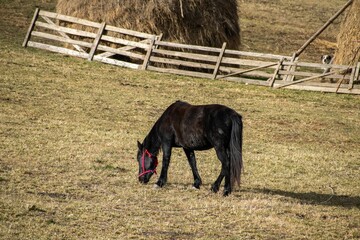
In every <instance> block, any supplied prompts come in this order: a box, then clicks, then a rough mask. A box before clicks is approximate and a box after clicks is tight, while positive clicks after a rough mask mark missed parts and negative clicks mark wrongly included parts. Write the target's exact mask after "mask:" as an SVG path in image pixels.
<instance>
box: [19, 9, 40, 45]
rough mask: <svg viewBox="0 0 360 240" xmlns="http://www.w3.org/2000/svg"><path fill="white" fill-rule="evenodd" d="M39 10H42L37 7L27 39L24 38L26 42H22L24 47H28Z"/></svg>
mask: <svg viewBox="0 0 360 240" xmlns="http://www.w3.org/2000/svg"><path fill="white" fill-rule="evenodd" d="M39 12H40V9H39V8H36V9H35V13H34V16H33V18H32V20H31V23H30V26H29V29H28V31H27V33H26V35H25V39H24V42H23V44H22V46H23V47H27V44H28V42H29V40H30V37H31V32H32V31H33V30H34V27H35V23H36V21H37V19H38V17H39Z"/></svg>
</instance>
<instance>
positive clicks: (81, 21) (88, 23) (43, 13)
mask: <svg viewBox="0 0 360 240" xmlns="http://www.w3.org/2000/svg"><path fill="white" fill-rule="evenodd" d="M40 15H41V16H45V17H49V18H54V19H57V20H61V21H65V22H70V23H76V24H80V25H84V26H88V27H93V28H99V27H101V23H97V22H92V21H89V20H84V19H81V18H77V17H71V16H66V15H62V14H59V13H53V12H48V11H44V10H41V11H40Z"/></svg>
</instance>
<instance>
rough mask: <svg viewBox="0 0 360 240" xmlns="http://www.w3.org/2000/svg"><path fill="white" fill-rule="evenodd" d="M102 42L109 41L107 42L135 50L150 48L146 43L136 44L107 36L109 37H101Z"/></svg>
mask: <svg viewBox="0 0 360 240" xmlns="http://www.w3.org/2000/svg"><path fill="white" fill-rule="evenodd" d="M101 40H102V41H107V42H110V43H116V44H121V45H126V46H129V47H134V48H142V49H147V48H148V47H149V44H146V43H145V42H135V41H130V40H126V39H121V38H116V37H112V36H107V35H103V36H102V37H101ZM146 40H147V39H146Z"/></svg>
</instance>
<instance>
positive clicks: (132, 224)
mask: <svg viewBox="0 0 360 240" xmlns="http://www.w3.org/2000/svg"><path fill="white" fill-rule="evenodd" d="M318 2H319V3H312V1H302V2H301V3H302V5H300V4H298V5H296V3H293V2H290V1H275V2H272V3H271V4H269V7H266V6H267V3H266V2H264V1H250V2H247V3H245V2H240V3H241V4H243V5H244V6H245V7H244V8H243V9H241V14H242V16H244V17H243V18H242V20H241V21H242V22H243V28H242V31H243V33H244V34H245V33H246V32H250V28H249V25H246V24H250V22H251V21H250V17H248V16H253V19H255V20H254V21H253V24H254V26H253V28H254V29H258V28H257V27H258V26H262V24H261V23H260V20H259V18H258V17H256V15H257V14H265V13H268V14H269V16H267V17H268V19H270V15H271V17H273V18H275V16H273V15H274V14H273V11H275V10H276V9H277V7H278V10H279V11H280V12H282V14H280V15H281V16H282V17H285V16H289V15H290V16H294V18H292V19H295V20H299V18H300V17H301V15H296V12H302V13H306V12H309V11H310V12H312V11H314V12H315V13H316V14H308V15H306V16H303V18H304V19H310V18H311V19H313V18H314V21H317V20H316V19H318V15H319V14H320V13H322V12H323V15H321V19H323V20H324V21H326V20H327V18H328V16H331V15H332V12H334V11H336V10H337V9H338V8H339V7H341V5H343V4H344V2H343V1H330V2H328V3H329V4H328V5H329V8H325V9H323V8H320V7H323V6H324V4H325V2H323V1H318ZM1 4H2V8H1V9H0V30H1V32H2V34H0V73H1V74H0V109H1V111H0V238H1V239H359V238H360V231H359V229H360V210H359V208H360V197H359V196H360V187H359V185H358V181H359V180H358V179H359V176H360V163H359V159H360V152H359V150H358V148H359V144H360V111H359V106H360V98H359V96H350V95H336V94H323V93H315V92H301V91H292V90H274V89H268V88H263V87H259V86H248V85H243V84H238V83H233V82H227V81H213V80H208V79H198V78H190V77H181V76H176V75H169V74H160V73H154V72H149V71H136V70H129V69H124V68H119V67H115V66H110V65H105V64H100V63H95V62H89V61H86V60H82V59H77V58H73V57H66V56H62V55H58V54H53V53H50V52H45V51H41V50H36V49H31V48H22V47H21V43H22V40H23V37H24V36H25V32H26V28H27V26H28V24H29V22H30V19H31V15H32V12H33V10H34V6H35V1H16V0H15V1H6V0H3V1H1ZM37 4H39V5H40V6H41V7H44V8H47V9H49V10H52V9H53V6H54V2H53V1H45V0H44V1H38V2H37ZM275 4H276V5H275ZM246 6H247V8H248V9H252V12H250V13H249V12H245V11H246ZM281 6H284V7H281ZM317 6H319V8H318V7H317ZM285 7H286V8H285ZM254 9H256V10H257V11H255V10H254ZM293 9H295V10H296V11H292V10H293ZM330 12H331V13H330ZM314 15H316V19H315V16H314ZM312 17H313V18H312ZM260 19H264V20H265V19H266V18H265V17H264V18H261V17H260ZM276 19H277V18H276ZM279 19H281V17H280V18H279ZM301 19H302V18H301ZM295 20H294V21H295ZM274 21H275V20H274ZM267 22H268V23H271V22H270V21H267ZM277 22H279V23H280V22H281V20H276V23H277ZM283 22H284V23H286V24H287V26H294V25H295V23H292V21H290V22H289V23H287V22H286V21H285V20H283ZM276 23H275V22H274V24H271V26H277V24H276ZM296 24H303V21H300V20H299V21H296ZM315 25H316V26H315ZM317 25H320V26H321V23H320V22H317V23H316V24H315V23H314V27H313V28H312V29H302V30H301V27H299V28H293V27H292V28H290V27H289V28H287V27H285V28H284V30H283V31H287V29H297V31H299V32H301V31H304V32H303V34H299V35H301V37H299V38H300V40H299V39H296V40H294V42H297V41H299V43H300V42H302V40H301V39H303V40H305V39H306V38H307V37H306V36H305V35H307V34H308V33H309V32H312V31H313V30H316V29H317ZM268 26H270V25H268ZM255 27H256V28H255ZM278 27H279V29H282V28H280V26H278ZM261 29H262V30H264V29H267V27H266V26H263V28H261ZM262 30H255V31H256V32H257V33H259V32H261V31H262ZM254 34H255V33H254ZM289 34H290V33H289ZM268 35H269V36H268ZM268 35H267V38H260V37H259V35H257V38H256V39H254V41H250V40H249V36H247V37H246V36H244V41H243V44H245V45H244V48H247V47H246V46H248V49H249V50H254V51H255V50H256V51H266V50H268V51H266V52H273V51H274V52H277V51H278V53H282V52H283V51H288V52H291V51H292V50H293V49H295V48H296V47H297V46H298V44H296V47H295V45H293V46H288V44H287V43H289V42H283V43H282V44H283V45H284V49H283V48H281V47H278V50H276V46H278V45H276V43H277V41H278V40H279V38H278V37H276V36H277V34H275V35H272V34H268ZM271 38H274V41H271V40H269V39H271ZM265 39H268V40H267V41H270V43H272V44H270V43H268V44H262V43H265V42H266V40H265ZM275 39H277V40H276V41H275ZM329 39H330V38H329ZM330 40H331V39H330ZM330 40H329V41H330ZM256 41H258V42H259V44H257V43H256ZM287 41H288V40H287ZM260 43H261V44H260ZM252 44H253V45H252ZM291 44H292V42H291ZM300 45H301V44H300ZM272 46H275V47H274V48H273V47H272ZM308 57H309V58H316V57H315V54H313V55H312V54H310V55H308ZM178 99H181V100H184V101H188V102H190V103H193V104H207V103H219V104H224V105H227V106H229V107H231V108H233V109H235V110H236V111H238V112H239V113H240V114H241V115H242V116H243V119H244V165H245V170H244V173H243V177H242V184H241V187H240V188H238V189H236V190H235V191H234V193H233V194H232V195H230V196H229V197H223V196H222V195H221V193H219V194H213V193H211V192H210V185H211V184H212V182H213V181H215V179H216V177H217V175H218V173H219V170H220V163H219V161H218V160H217V158H216V155H215V152H214V151H213V150H209V151H204V152H197V158H198V168H199V172H200V175H201V177H202V179H203V182H204V185H203V187H202V188H201V189H200V190H194V189H192V173H191V170H190V167H189V166H188V163H187V161H186V157H185V155H184V154H183V152H182V151H181V150H180V149H176V150H174V152H173V155H172V161H171V164H170V169H169V180H168V184H167V185H166V186H165V187H164V188H163V189H153V187H152V184H153V183H154V182H155V181H156V178H157V176H154V177H153V178H152V179H151V182H150V184H148V185H141V184H139V183H138V181H137V169H138V166H137V163H136V160H135V157H136V150H137V144H136V141H137V140H139V141H142V139H143V138H144V137H145V136H146V134H147V133H148V131H149V130H150V128H151V127H152V125H153V124H154V122H155V121H156V119H157V118H158V117H159V116H160V115H161V113H162V112H163V110H164V109H165V108H166V107H167V106H168V105H169V104H171V103H172V102H174V101H175V100H178ZM160 168H161V155H160V166H159V169H160Z"/></svg>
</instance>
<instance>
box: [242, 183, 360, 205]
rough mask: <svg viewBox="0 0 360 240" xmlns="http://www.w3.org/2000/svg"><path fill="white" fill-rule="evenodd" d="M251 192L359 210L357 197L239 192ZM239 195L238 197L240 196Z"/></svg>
mask: <svg viewBox="0 0 360 240" xmlns="http://www.w3.org/2000/svg"><path fill="white" fill-rule="evenodd" d="M242 191H245V192H251V193H261V194H268V195H279V196H283V197H287V198H292V199H297V200H300V202H301V203H302V204H311V205H324V206H337V207H344V208H354V207H355V208H359V209H360V197H359V196H348V195H336V193H333V194H323V193H316V192H303V193H297V192H290V191H284V190H278V189H268V188H251V189H244V190H241V191H240V192H239V194H240V195H241V192H242ZM240 195H239V196H240Z"/></svg>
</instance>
